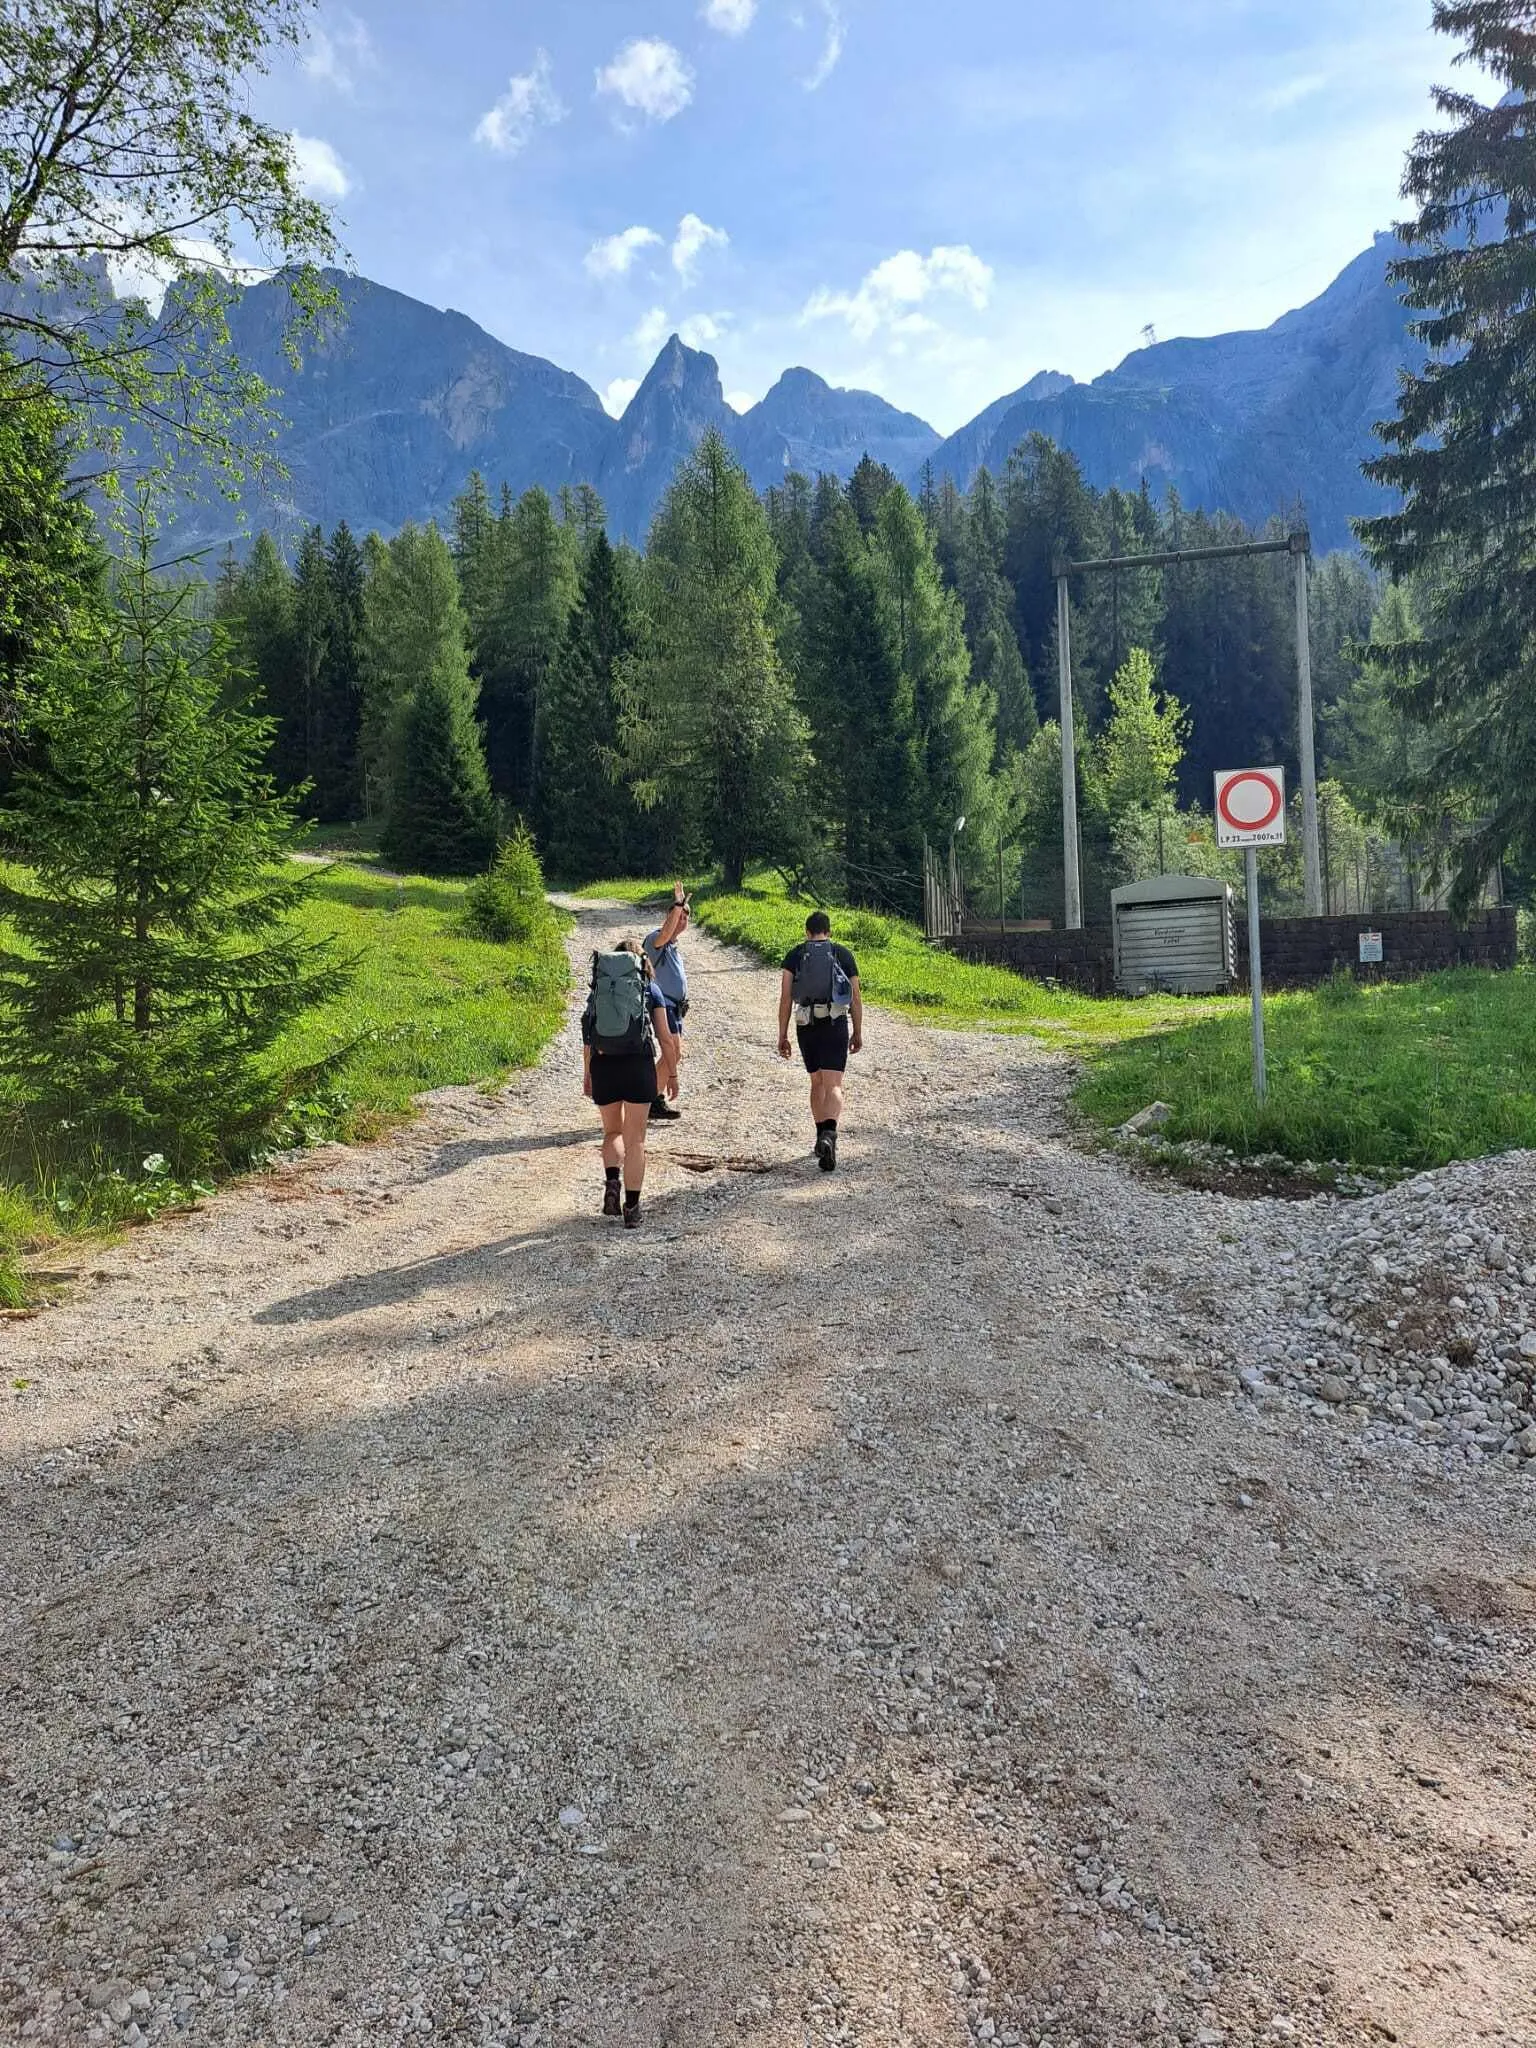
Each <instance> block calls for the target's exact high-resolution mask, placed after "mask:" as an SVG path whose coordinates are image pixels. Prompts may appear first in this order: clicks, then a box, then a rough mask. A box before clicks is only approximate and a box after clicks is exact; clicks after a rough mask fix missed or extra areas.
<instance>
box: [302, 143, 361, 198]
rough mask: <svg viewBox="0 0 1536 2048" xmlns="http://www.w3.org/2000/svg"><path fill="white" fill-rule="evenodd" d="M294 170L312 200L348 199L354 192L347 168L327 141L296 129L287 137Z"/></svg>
mask: <svg viewBox="0 0 1536 2048" xmlns="http://www.w3.org/2000/svg"><path fill="white" fill-rule="evenodd" d="M288 144H289V148H290V149H291V151H292V153H293V167H294V169H295V170H296V171H297V172H298V174H299V183H300V184H301V185H302V186H303V188H304V190H305V191H306V192H307V193H308V194H309V196H310V198H311V199H345V198H346V196H347V194H348V193H349V192H350V191H351V190H352V180H351V179H350V178H349V177H348V176H347V170H346V165H345V164H343V162H342V160H341V158H340V157H339V156H338V155H337V154H336V152H335V150H334V149H332V147H331V145H330V144H329V143H328V142H324V141H322V140H321V138H320V137H319V136H318V135H300V133H299V132H298V130H297V129H294V130H293V131H292V132H291V133H290V135H289V137H288Z"/></svg>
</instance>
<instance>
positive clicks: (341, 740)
mask: <svg viewBox="0 0 1536 2048" xmlns="http://www.w3.org/2000/svg"><path fill="white" fill-rule="evenodd" d="M325 571H326V583H327V590H328V600H329V609H328V631H327V634H326V643H325V658H324V661H323V662H322V664H321V670H320V702H319V710H318V716H317V719H316V727H315V736H314V753H313V761H312V766H311V773H312V775H313V777H314V785H315V787H314V797H313V808H314V813H315V816H316V817H317V818H323V819H324V820H325V821H326V822H327V823H334V822H336V821H339V820H341V819H344V818H355V817H356V816H357V815H358V813H359V811H360V809H361V806H362V760H361V752H360V748H361V740H362V713H363V640H364V632H365V625H366V615H365V604H366V599H365V580H366V579H365V572H364V568H363V551H362V549H361V548H360V547H359V546H358V544H357V542H356V541H355V540H354V539H353V537H352V529H351V528H350V527H349V526H348V525H347V523H346V521H345V520H343V521H342V522H341V524H340V525H339V526H338V527H337V528H336V530H335V532H334V533H333V534H332V535H331V539H330V544H329V546H328V547H327V549H326V553H325Z"/></svg>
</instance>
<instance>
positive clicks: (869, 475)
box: [848, 455, 896, 534]
mask: <svg viewBox="0 0 1536 2048" xmlns="http://www.w3.org/2000/svg"><path fill="white" fill-rule="evenodd" d="M895 484H896V473H895V471H894V470H891V469H887V468H886V466H885V464H884V463H883V462H876V460H875V458H874V457H873V456H872V455H861V456H860V457H859V464H858V467H857V469H855V470H854V472H853V475H852V476H851V477H850V478H849V479H848V502H849V504H850V505H851V506H852V507H853V512H854V517H855V518H856V519H857V520H858V522H859V528H860V530H861V532H863V533H865V534H871V533H873V532H874V530H875V521H876V520H877V519H878V518H879V516H880V507H881V505H882V504H883V502H884V500H885V496H886V493H887V492H888V491H890V490H892V489H893V488H894V487H895Z"/></svg>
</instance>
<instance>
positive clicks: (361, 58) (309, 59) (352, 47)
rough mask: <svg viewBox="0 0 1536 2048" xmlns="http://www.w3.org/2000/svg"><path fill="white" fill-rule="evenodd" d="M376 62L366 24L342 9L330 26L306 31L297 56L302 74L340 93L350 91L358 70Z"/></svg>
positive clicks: (371, 39) (363, 69)
mask: <svg viewBox="0 0 1536 2048" xmlns="http://www.w3.org/2000/svg"><path fill="white" fill-rule="evenodd" d="M377 61H378V60H377V58H376V56H375V53H374V47H373V38H372V36H370V35H369V33H368V29H367V25H366V24H365V23H364V22H361V21H359V20H358V18H357V16H356V15H355V14H349V13H346V12H343V13H341V14H340V15H338V17H337V19H336V24H335V27H334V28H329V29H327V28H321V27H315V28H313V29H311V30H310V32H309V39H308V41H307V42H306V44H305V46H304V55H303V57H302V58H301V59H300V62H301V63H302V64H303V67H304V73H305V76H306V77H308V78H312V79H313V80H314V81H315V83H316V84H317V85H328V86H331V87H332V88H333V89H334V90H335V91H336V92H342V93H350V92H351V91H352V90H353V87H354V86H355V85H356V83H357V74H358V72H359V71H365V70H367V69H369V67H370V66H372V65H373V64H375V63H376V62H377Z"/></svg>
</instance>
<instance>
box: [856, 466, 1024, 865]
mask: <svg viewBox="0 0 1536 2048" xmlns="http://www.w3.org/2000/svg"><path fill="white" fill-rule="evenodd" d="M873 559H874V561H875V564H876V569H877V573H878V576H879V579H880V584H881V590H882V596H883V600H884V603H885V606H886V614H887V617H888V619H889V621H890V623H891V625H892V628H893V629H894V632H895V637H896V646H897V649H898V651H899V658H900V662H901V669H902V673H903V675H904V676H906V678H907V679H908V681H909V683H910V685H911V690H912V702H913V708H914V712H915V715H916V719H917V729H918V733H919V736H920V743H921V762H920V766H921V771H922V782H923V791H924V797H923V802H924V817H923V826H924V829H925V830H926V831H927V832H928V833H929V834H930V836H931V837H932V838H933V839H934V840H935V841H937V842H938V843H940V844H947V843H948V840H949V835H950V833H951V832H952V831H953V830H954V827H955V822H956V820H957V819H958V818H961V817H965V818H969V819H971V820H973V821H975V822H976V823H978V824H981V825H982V826H983V827H984V828H985V829H986V830H988V831H994V832H995V830H996V824H997V816H996V812H997V803H998V795H999V793H998V791H997V789H996V787H995V786H994V784H993V780H992V767H993V759H994V756H995V753H996V744H997V706H996V704H995V702H994V700H993V698H992V694H991V692H990V690H988V688H987V687H986V685H985V684H984V683H981V682H978V681H977V680H976V678H975V677H974V676H973V675H972V673H971V657H970V651H969V649H968V648H967V647H966V644H965V626H964V614H963V612H962V609H961V605H960V600H959V598H958V597H957V596H956V595H955V593H954V592H953V591H952V590H946V589H945V588H944V584H943V579H942V578H941V577H940V575H939V565H938V562H937V560H936V559H935V556H934V551H933V542H932V540H931V539H930V538H929V535H928V531H927V528H926V527H925V526H924V525H923V522H922V517H921V515H920V514H919V512H918V510H917V507H916V506H915V505H914V504H913V502H912V500H911V498H910V497H909V496H908V495H907V493H906V491H905V490H904V489H903V488H902V486H901V485H900V484H897V485H894V486H893V487H892V488H891V489H890V490H889V491H887V492H886V493H885V495H884V497H883V498H882V500H881V503H880V511H879V515H878V520H877V530H876V534H875V537H874V544H873ZM972 843H973V844H974V843H976V840H975V836H974V835H973V840H972Z"/></svg>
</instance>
